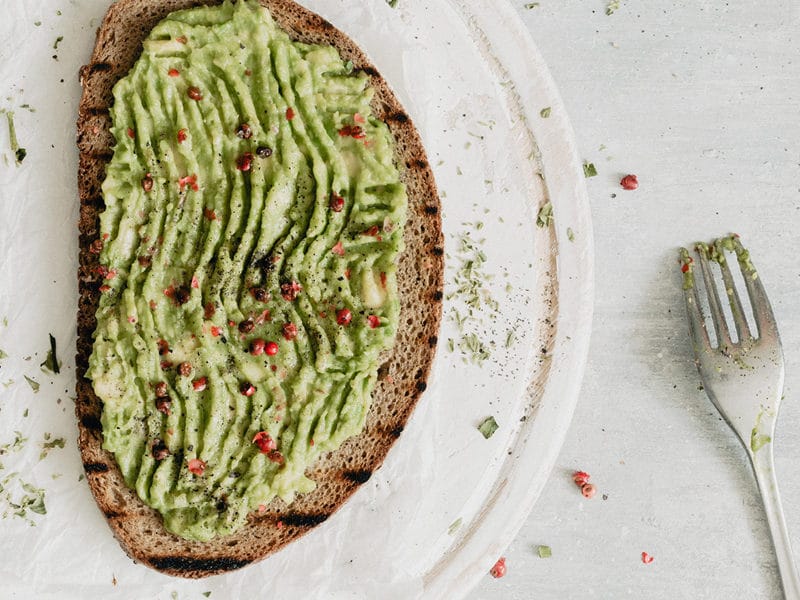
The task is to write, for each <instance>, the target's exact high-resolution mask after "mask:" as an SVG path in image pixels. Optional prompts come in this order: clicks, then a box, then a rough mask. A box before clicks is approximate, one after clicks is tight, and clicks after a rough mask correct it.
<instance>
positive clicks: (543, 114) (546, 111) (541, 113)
mask: <svg viewBox="0 0 800 600" xmlns="http://www.w3.org/2000/svg"><path fill="white" fill-rule="evenodd" d="M550 111H551V108H550V107H549V106H547V107H545V108H543V109H542V110H540V111H539V116H540V117H542V118H543V119H546V118H548V117H549V116H550Z"/></svg>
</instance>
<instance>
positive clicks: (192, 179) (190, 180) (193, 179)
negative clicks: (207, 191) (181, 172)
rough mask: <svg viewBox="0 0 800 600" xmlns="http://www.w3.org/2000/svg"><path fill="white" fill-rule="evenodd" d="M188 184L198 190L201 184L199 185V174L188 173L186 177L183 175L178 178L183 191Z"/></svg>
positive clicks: (179, 186)
mask: <svg viewBox="0 0 800 600" xmlns="http://www.w3.org/2000/svg"><path fill="white" fill-rule="evenodd" d="M187 185H188V186H189V187H190V188H192V189H193V190H194V191H195V192H196V191H198V190H199V189H200V186H198V185H197V175H195V174H192V175H187V176H186V177H181V178H180V179H178V188H179V189H180V191H183V188H185V187H186V186H187Z"/></svg>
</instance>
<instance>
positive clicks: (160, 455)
mask: <svg viewBox="0 0 800 600" xmlns="http://www.w3.org/2000/svg"><path fill="white" fill-rule="evenodd" d="M150 451H151V453H152V455H153V458H154V459H156V460H158V461H161V460H164V459H165V458H167V457H168V456H169V448H167V445H166V444H165V443H164V441H163V440H160V439H158V438H156V439H155V440H153V445H152V447H151V449H150Z"/></svg>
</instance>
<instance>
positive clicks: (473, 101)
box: [0, 0, 590, 599]
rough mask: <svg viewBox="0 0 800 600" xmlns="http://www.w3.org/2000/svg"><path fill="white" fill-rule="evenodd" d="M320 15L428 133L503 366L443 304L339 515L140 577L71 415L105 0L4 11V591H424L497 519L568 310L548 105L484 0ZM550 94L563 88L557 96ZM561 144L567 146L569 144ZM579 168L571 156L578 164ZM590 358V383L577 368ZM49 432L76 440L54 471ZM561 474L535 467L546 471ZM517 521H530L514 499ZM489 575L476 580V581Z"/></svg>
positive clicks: (320, 1)
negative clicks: (227, 568)
mask: <svg viewBox="0 0 800 600" xmlns="http://www.w3.org/2000/svg"><path fill="white" fill-rule="evenodd" d="M306 4H307V6H309V8H311V9H313V10H316V11H317V12H319V13H321V14H322V15H323V16H325V17H326V18H327V19H329V20H330V21H331V22H332V23H334V24H335V25H336V26H337V27H339V28H340V29H342V30H344V31H345V32H347V33H348V34H350V35H351V37H353V38H354V39H355V40H356V41H357V42H358V43H359V44H360V45H361V46H362V47H363V48H364V49H365V50H366V51H367V53H368V54H369V55H370V56H371V58H372V59H373V60H374V62H375V63H376V65H377V66H378V68H379V70H380V71H381V73H382V74H383V75H384V77H385V78H386V79H387V80H388V81H389V83H390V85H392V87H394V89H395V90H396V92H397V93H398V95H399V96H400V98H401V101H402V102H403V103H404V105H405V107H406V109H407V110H408V112H409V113H410V114H411V116H412V118H413V119H414V120H415V122H416V124H417V126H418V129H419V130H420V132H421V134H422V136H423V139H424V141H425V143H426V147H427V150H428V154H429V159H430V162H431V164H432V165H433V166H434V171H435V174H436V177H437V182H438V184H439V188H440V192H441V196H442V203H443V219H444V227H445V232H446V251H447V255H446V256H447V261H448V270H447V278H448V280H447V289H446V291H447V292H448V293H452V292H454V290H455V283H456V281H457V278H458V277H459V270H460V267H461V266H463V259H464V256H463V255H462V254H460V253H459V248H460V245H459V244H460V242H459V239H460V238H459V236H461V235H462V234H465V233H466V234H467V235H469V236H470V239H472V240H473V241H475V242H476V243H477V244H478V245H479V246H480V248H481V249H482V251H483V252H484V254H485V257H486V264H485V267H484V270H485V272H486V274H487V275H488V276H489V277H487V278H485V279H484V280H483V283H484V286H485V292H483V293H484V294H485V296H484V297H485V299H488V298H492V299H494V300H495V301H496V302H497V303H498V307H497V309H493V308H491V303H490V302H485V303H483V304H482V305H481V307H480V308H478V309H475V310H474V314H473V317H472V319H471V320H470V321H469V322H468V324H467V326H466V330H465V331H466V332H472V333H475V334H476V336H477V337H478V338H479V339H480V341H481V343H483V344H485V345H486V347H487V348H488V349H489V350H490V352H491V358H490V359H489V360H487V361H485V362H483V363H482V364H480V365H477V364H474V363H473V362H471V361H469V360H468V359H467V357H466V354H465V353H464V352H462V351H461V350H459V344H460V343H461V342H463V340H464V338H463V335H464V333H465V331H460V330H459V328H458V327H456V325H455V323H454V321H453V316H454V314H456V313H458V314H461V315H463V314H464V313H465V311H466V308H465V307H464V306H463V305H462V304H461V300H462V298H461V296H459V295H458V294H456V295H455V296H454V297H449V296H448V297H447V298H446V302H445V322H444V325H443V330H442V332H441V335H440V337H439V339H440V347H439V352H438V356H437V360H436V363H435V366H434V372H433V375H432V377H431V380H430V381H429V387H428V390H427V391H426V393H425V395H424V396H423V398H422V400H421V401H420V403H419V406H418V408H417V409H416V411H415V413H414V415H413V417H412V419H411V421H410V422H409V424H408V426H407V427H406V429H405V431H404V433H403V435H402V436H401V438H400V440H399V441H398V443H397V444H396V446H395V447H394V449H393V450H392V451H391V453H390V455H389V457H388V458H387V461H386V463H385V464H384V466H383V467H382V468H381V469H380V470H378V471H377V472H376V473H375V474H374V475H373V476H372V478H371V479H370V480H369V481H368V482H367V483H366V484H364V485H363V486H362V488H361V489H360V490H359V491H358V493H357V494H356V495H355V496H354V497H353V498H352V499H351V500H350V501H349V502H348V503H347V504H346V505H345V506H344V507H343V508H342V509H341V510H340V511H339V512H337V513H336V514H335V515H334V516H333V517H331V518H330V519H329V520H328V521H327V522H325V523H324V524H322V525H321V526H319V527H318V528H316V529H315V530H313V531H312V532H311V533H309V534H308V535H307V536H305V537H304V538H302V539H301V540H299V541H297V542H295V543H293V544H291V545H290V546H289V547H288V548H286V549H285V550H284V551H282V552H280V553H278V554H276V555H274V556H272V557H270V558H269V559H267V560H265V561H263V562H261V563H258V564H256V565H252V566H250V567H247V568H245V569H242V570H240V571H238V572H234V573H230V574H227V575H222V576H217V577H212V578H209V579H205V580H200V581H184V580H180V579H176V578H171V577H167V576H165V575H162V574H160V573H157V572H155V571H152V570H150V569H147V568H145V567H143V566H141V565H137V564H134V563H133V562H132V561H131V560H130V559H129V558H128V557H127V556H126V555H125V554H124V553H123V551H122V550H121V549H120V547H119V545H118V544H117V542H116V541H115V540H114V538H113V537H112V535H111V533H110V530H109V528H108V527H107V525H106V523H105V519H104V517H103V516H102V515H101V513H100V511H99V510H98V509H97V507H96V505H95V504H94V500H93V498H92V496H91V493H90V492H89V488H88V485H87V484H86V481H85V480H82V478H81V475H82V472H83V470H82V465H81V462H80V458H79V453H78V449H77V445H76V437H77V427H76V424H75V418H74V412H73V397H74V381H75V377H76V373H75V367H74V354H75V315H76V312H77V284H76V281H75V274H76V270H77V248H78V246H77V226H76V224H77V211H78V198H77V189H76V172H77V150H76V148H75V144H74V137H75V129H74V123H75V120H76V118H77V103H78V98H79V95H80V89H79V85H78V77H77V73H78V69H79V67H80V66H81V65H82V64H84V63H86V62H88V59H89V55H90V51H91V48H92V45H93V44H94V34H95V29H96V27H97V26H98V25H99V23H100V19H101V17H102V15H103V14H104V11H105V10H106V8H107V5H108V0H47V1H41V2H30V1H27V0H6V1H5V2H4V3H3V9H4V10H3V15H4V16H3V20H2V21H1V22H0V81H2V82H3V90H4V93H3V97H2V100H0V109H2V110H4V111H13V113H14V121H15V124H16V129H17V137H18V140H19V143H20V145H21V146H23V147H25V148H26V150H27V153H28V154H27V157H26V158H25V160H24V161H23V162H22V163H21V164H16V163H15V159H14V156H13V154H12V153H11V151H10V139H9V135H8V131H7V128H6V127H5V121H4V117H5V115H0V349H2V350H3V351H4V352H5V353H6V354H7V356H6V357H5V358H2V359H0V448H2V447H3V445H4V444H6V443H10V442H13V440H14V438H15V435H16V434H15V432H20V433H21V434H22V435H23V436H24V437H25V438H27V441H26V442H25V443H24V444H22V445H21V449H19V450H15V449H13V448H7V450H6V452H5V453H4V454H2V455H0V464H2V465H3V468H2V469H0V482H2V481H3V478H4V477H6V476H8V475H10V474H11V473H15V472H16V473H19V475H16V476H14V477H12V478H11V479H10V480H9V483H8V484H7V485H6V484H4V487H5V488H6V489H7V491H8V490H10V491H9V492H8V495H7V496H5V498H6V501H5V504H3V500H0V513H3V512H5V513H8V514H7V515H6V517H5V518H4V519H3V520H2V521H0V597H2V598H34V597H35V598H58V599H69V598H81V599H89V598H165V599H166V598H173V597H179V598H203V597H205V596H204V593H205V592H210V595H209V596H208V597H211V598H240V597H241V598H250V597H263V596H264V595H268V596H269V597H273V598H295V597H303V598H413V597H418V596H421V595H423V590H424V587H425V585H426V578H430V577H432V576H433V575H432V572H431V570H432V569H433V568H434V565H437V564H438V563H440V561H441V559H442V557H443V556H444V555H446V554H449V555H452V556H455V557H457V556H458V552H459V550H458V548H459V547H460V546H459V545H460V544H462V543H463V536H464V535H466V532H468V531H469V530H470V529H469V527H468V526H469V524H470V523H473V522H475V521H476V520H478V519H483V520H485V519H488V518H489V517H488V513H487V512H486V511H487V510H488V509H487V508H486V506H485V501H486V498H487V497H488V496H489V495H490V494H491V493H492V490H494V489H495V488H496V487H497V486H498V481H499V480H498V477H499V473H500V466H501V465H502V464H504V463H505V462H506V461H508V460H509V456H514V452H515V451H516V452H517V454H518V456H519V455H520V454H522V449H520V448H519V447H517V444H518V433H519V431H520V430H519V428H520V423H521V422H523V423H524V421H525V419H523V417H531V418H534V417H535V415H536V413H535V412H532V408H535V407H532V399H531V398H532V397H531V394H530V393H529V392H530V390H529V389H528V387H529V384H530V382H531V379H532V378H533V377H535V376H536V375H537V373H539V376H541V370H542V369H543V368H544V367H542V363H543V361H542V360H541V356H540V355H541V348H542V346H543V344H547V343H548V342H549V341H552V337H551V336H552V332H551V331H549V330H548V328H547V327H545V326H544V325H543V322H544V321H543V319H544V318H546V316H547V315H548V314H551V313H552V310H553V307H552V304H550V305H548V304H547V302H545V300H544V299H543V294H542V289H540V288H541V284H542V282H544V281H547V280H549V278H552V277H553V274H552V273H551V270H552V269H553V263H552V260H551V259H552V254H553V252H554V248H555V245H556V240H555V237H554V236H555V233H554V230H553V228H552V227H547V228H537V227H536V226H535V221H536V216H537V213H538V210H539V207H540V206H541V205H542V204H543V202H544V201H545V200H546V199H547V191H546V188H545V184H544V182H543V177H540V174H541V170H542V166H541V163H540V162H539V160H538V149H537V148H536V147H535V146H534V145H533V137H532V135H531V131H530V123H529V121H530V119H531V117H532V115H534V114H537V115H538V113H539V109H540V108H544V105H543V106H538V105H536V106H529V107H528V114H527V117H526V116H525V115H524V114H522V113H521V112H520V110H521V108H520V106H518V105H515V103H516V104H519V101H520V98H521V96H520V95H519V94H516V93H514V94H510V93H509V90H513V89H515V87H516V86H517V85H520V82H515V81H514V80H513V78H512V75H511V74H510V73H508V72H506V71H504V69H503V68H502V64H501V63H500V62H498V60H497V59H491V57H489V58H487V54H486V52H487V51H486V47H482V45H481V43H479V41H480V40H479V38H480V37H481V36H482V33H481V31H482V30H481V29H480V28H479V27H477V25H476V23H478V21H475V20H474V19H476V18H477V17H473V16H470V8H469V4H470V3H469V2H467V3H464V2H455V1H454V2H452V3H451V2H450V1H448V0H436V1H431V2H427V1H426V2H421V1H420V2H417V1H413V0H400V2H399V3H398V4H399V6H398V8H396V9H392V8H390V7H389V6H388V5H387V4H386V2H385V1H384V0H362V1H360V2H353V1H349V0H348V1H345V0H316V1H312V0H309V1H308V2H306ZM484 8H485V7H484ZM501 12H502V11H501ZM507 12H508V9H506V16H507ZM517 43H518V42H517V41H516V40H515V39H511V38H509V40H508V42H507V44H510V45H514V44H517ZM484 46H485V44H484ZM521 51H525V48H524V47H521ZM526 85H528V86H529V87H531V89H527V90H524V92H521V93H522V97H524V98H525V99H526V102H531V98H532V97H534V98H535V96H536V93H537V88H536V85H534V84H533V83H532V82H530V81H529V82H526ZM515 98H516V100H514V99H515ZM541 101H542V102H550V103H552V102H556V101H557V97H556V98H555V99H553V96H552V92H551V91H549V90H545V92H544V93H543V96H542V99H541ZM553 106H554V109H558V108H559V107H560V105H555V104H554V105H553ZM561 119H562V120H561V121H559V120H558V117H557V115H554V123H556V124H558V123H566V121H565V118H564V117H561ZM541 126H542V125H541V124H539V125H536V127H541ZM552 135H554V136H556V137H558V136H561V137H563V136H566V137H567V138H569V131H568V129H567V130H565V131H562V130H558V131H555V132H554V133H552ZM567 150H571V146H570V145H569V144H567ZM573 159H574V157H573V156H571V155H570V156H567V157H566V159H565V160H566V163H565V164H568V167H569V168H572V167H575V165H573V164H572V162H574V160H573ZM570 161H572V162H570ZM581 185H582V184H581ZM557 210H558V209H557ZM557 214H558V213H557ZM564 214H567V213H566V212H564ZM576 214H578V213H576ZM581 214H583V213H581ZM577 222H578V221H576V223H577ZM568 224H569V223H568ZM582 225H583V229H584V231H583V232H581V231H580V228H579V227H576V231H577V232H578V235H579V236H580V235H581V234H583V235H584V237H583V238H582V240H581V239H579V240H578V245H577V246H576V248H578V247H580V248H582V249H583V251H585V249H586V248H587V247H589V246H590V237H589V236H590V232H589V231H588V229H589V226H588V220H586V221H585V222H584V223H583V224H582ZM559 237H563V232H562V233H561V234H559ZM584 258H585V257H584ZM583 325H584V326H585V325H586V323H583ZM584 329H585V327H584ZM512 332H513V335H512ZM48 333H52V334H53V335H54V336H55V338H56V339H57V343H58V358H59V359H60V360H61V362H62V366H61V373H60V374H58V375H55V374H52V373H49V372H45V371H43V370H42V369H41V368H40V366H39V365H40V363H41V362H42V361H44V360H45V357H46V353H47V349H48V347H49V343H48ZM450 340H452V349H451V342H450ZM576 365H577V366H575V365H573V367H575V368H576V369H577V371H578V373H577V375H578V376H579V374H580V373H579V372H580V369H581V365H582V359H580V360H578V362H577V363H576ZM564 368H568V367H564ZM26 375H27V376H28V377H29V378H31V379H32V380H34V381H35V382H36V384H38V391H35V390H34V389H33V387H32V386H31V384H30V383H29V382H28V381H27V380H26V379H25V376H26ZM34 387H35V386H34ZM570 393H572V394H573V395H574V393H575V392H570ZM537 394H538V392H537ZM534 400H535V399H534ZM572 403H574V401H572ZM572 403H571V402H565V403H564V404H563V405H558V406H557V407H556V409H555V410H558V411H561V412H562V413H564V412H565V411H566V413H567V417H566V419H561V420H560V421H559V422H558V423H559V424H558V426H557V427H554V428H553V430H552V432H549V433H545V434H544V435H545V436H547V435H552V439H553V443H554V444H556V445H558V444H559V443H560V440H561V436H562V435H563V430H564V429H565V427H566V425H565V423H566V422H567V421H568V415H569V414H571V409H572V408H571V407H572ZM490 415H492V416H494V417H495V418H496V420H497V422H498V423H499V425H500V429H499V430H498V432H497V433H496V434H495V435H494V436H493V437H492V438H491V439H488V440H487V439H484V438H483V436H481V434H480V433H479V432H478V431H477V427H476V426H477V425H478V424H479V423H480V422H481V421H482V420H483V419H484V418H485V417H487V416H490ZM536 418H538V417H536ZM45 434H50V439H51V440H52V439H54V438H61V437H63V438H64V439H65V440H66V443H65V446H64V448H54V449H52V450H51V451H50V453H49V455H48V456H47V457H46V458H44V459H41V460H40V453H41V451H42V444H43V443H44V442H45V441H46V440H45ZM518 456H517V457H518ZM552 456H553V457H554V453H552ZM517 457H515V458H517ZM548 461H550V464H547V463H548ZM551 463H552V458H548V459H546V460H541V461H539V462H536V459H534V460H533V462H532V463H531V464H532V465H534V467H533V470H534V471H535V472H536V473H538V474H539V476H540V479H541V475H542V473H544V475H546V473H547V471H548V470H549V468H550V465H551ZM20 480H23V481H25V482H27V483H29V484H30V485H31V486H34V487H35V488H42V489H44V490H45V504H46V510H47V514H46V515H39V514H36V513H31V512H30V511H28V512H27V515H26V518H20V517H17V516H14V515H13V512H14V509H13V507H9V505H8V499H10V500H11V501H12V502H18V500H19V498H20V497H21V496H22V495H24V493H25V491H24V490H23V489H22V488H20V487H19V485H20V483H19V482H20ZM500 484H502V485H505V484H504V483H503V482H502V481H500ZM14 486H17V487H14ZM2 497H3V496H2V495H0V498H2ZM531 503H532V501H531ZM508 508H509V507H505V506H503V505H502V504H499V505H494V506H493V507H492V508H491V510H492V511H494V512H501V511H503V510H507V509H508ZM528 509H529V507H528ZM481 511H482V512H481ZM510 514H513V515H514V518H515V519H516V520H517V521H519V519H521V518H524V514H522V515H520V514H519V510H517V508H515V507H511V513H510ZM459 524H460V526H459ZM506 529H508V528H506ZM504 531H506V530H504ZM506 538H507V539H505V538H504V541H505V543H507V542H508V541H509V540H510V537H509V535H506ZM492 562H493V561H492ZM490 566H491V564H486V565H483V564H480V565H477V566H475V565H473V564H470V565H465V566H464V568H465V569H467V571H468V572H469V573H471V575H470V577H471V578H472V579H474V573H475V572H476V570H480V571H481V572H484V569H488V568H489V567H490Z"/></svg>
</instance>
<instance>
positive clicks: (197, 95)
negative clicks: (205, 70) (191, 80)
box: [186, 85, 203, 101]
mask: <svg viewBox="0 0 800 600" xmlns="http://www.w3.org/2000/svg"><path fill="white" fill-rule="evenodd" d="M186 95H187V96H189V98H191V99H192V100H197V101H199V100H202V99H203V93H202V92H201V91H200V88H199V87H197V86H194V85H192V86H189V89H188V90H186Z"/></svg>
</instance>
